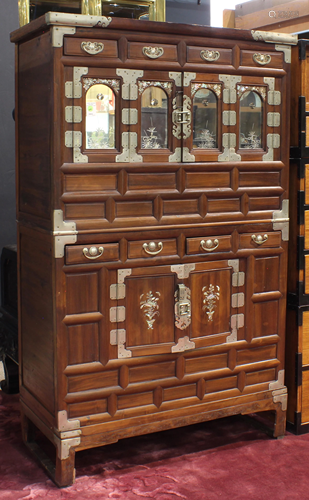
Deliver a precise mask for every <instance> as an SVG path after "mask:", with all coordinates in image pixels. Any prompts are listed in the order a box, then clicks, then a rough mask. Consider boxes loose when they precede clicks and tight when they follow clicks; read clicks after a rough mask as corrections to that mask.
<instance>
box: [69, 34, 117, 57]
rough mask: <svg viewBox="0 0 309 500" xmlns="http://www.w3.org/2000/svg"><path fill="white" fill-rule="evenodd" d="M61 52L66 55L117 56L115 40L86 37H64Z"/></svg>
mask: <svg viewBox="0 0 309 500" xmlns="http://www.w3.org/2000/svg"><path fill="white" fill-rule="evenodd" d="M63 53H64V55H66V56H88V57H104V58H106V57H114V58H118V45H117V42H116V41H115V40H95V39H89V40H88V39H87V38H85V39H82V38H69V37H68V38H66V37H65V38H64V44H63Z"/></svg>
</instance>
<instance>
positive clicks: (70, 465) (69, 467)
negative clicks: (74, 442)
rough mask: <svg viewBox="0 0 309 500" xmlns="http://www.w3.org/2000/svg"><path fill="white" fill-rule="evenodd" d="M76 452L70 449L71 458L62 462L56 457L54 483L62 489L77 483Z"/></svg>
mask: <svg viewBox="0 0 309 500" xmlns="http://www.w3.org/2000/svg"><path fill="white" fill-rule="evenodd" d="M74 466H75V451H74V449H72V448H71V449H70V452H69V457H68V458H66V459H64V460H60V458H59V457H58V455H57V457H56V470H55V478H54V481H55V483H56V484H57V486H59V487H60V488H63V487H65V486H70V485H71V484H73V483H74V481H75V468H74Z"/></svg>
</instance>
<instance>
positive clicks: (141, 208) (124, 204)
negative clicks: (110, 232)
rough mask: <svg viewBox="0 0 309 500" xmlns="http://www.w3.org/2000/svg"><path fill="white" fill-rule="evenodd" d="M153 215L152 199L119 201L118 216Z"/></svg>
mask: <svg viewBox="0 0 309 500" xmlns="http://www.w3.org/2000/svg"><path fill="white" fill-rule="evenodd" d="M149 216H153V203H152V201H118V202H116V217H121V218H125V217H137V218H139V217H149Z"/></svg>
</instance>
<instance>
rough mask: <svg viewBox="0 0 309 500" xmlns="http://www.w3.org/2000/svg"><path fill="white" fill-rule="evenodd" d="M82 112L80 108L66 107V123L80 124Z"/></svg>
mask: <svg viewBox="0 0 309 500" xmlns="http://www.w3.org/2000/svg"><path fill="white" fill-rule="evenodd" d="M82 119H83V112H82V108H81V106H66V107H65V121H66V122H67V123H81V121H82Z"/></svg>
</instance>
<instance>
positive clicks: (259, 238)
mask: <svg viewBox="0 0 309 500" xmlns="http://www.w3.org/2000/svg"><path fill="white" fill-rule="evenodd" d="M252 240H253V241H254V243H256V244H257V245H263V243H265V241H267V240H268V235H267V234H264V236H262V235H261V234H258V235H257V236H255V234H253V235H252Z"/></svg>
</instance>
